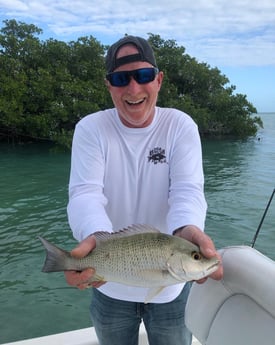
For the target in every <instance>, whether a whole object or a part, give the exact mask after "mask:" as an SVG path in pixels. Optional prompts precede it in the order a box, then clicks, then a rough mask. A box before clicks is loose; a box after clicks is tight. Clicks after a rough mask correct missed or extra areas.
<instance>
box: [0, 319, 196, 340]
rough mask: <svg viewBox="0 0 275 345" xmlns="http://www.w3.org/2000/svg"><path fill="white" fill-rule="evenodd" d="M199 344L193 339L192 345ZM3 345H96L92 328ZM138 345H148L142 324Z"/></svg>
mask: <svg viewBox="0 0 275 345" xmlns="http://www.w3.org/2000/svg"><path fill="white" fill-rule="evenodd" d="M199 344H200V343H199V342H198V341H197V340H196V339H194V340H193V342H192V345H199ZM3 345H98V341H97V337H96V334H95V330H94V328H93V327H90V328H84V329H79V330H76V331H71V332H65V333H59V334H53V335H48V336H45V337H40V338H33V339H27V340H21V341H16V342H13V343H6V344H3ZM139 345H148V340H147V335H146V331H145V328H144V325H143V323H142V324H141V326H140V333H139Z"/></svg>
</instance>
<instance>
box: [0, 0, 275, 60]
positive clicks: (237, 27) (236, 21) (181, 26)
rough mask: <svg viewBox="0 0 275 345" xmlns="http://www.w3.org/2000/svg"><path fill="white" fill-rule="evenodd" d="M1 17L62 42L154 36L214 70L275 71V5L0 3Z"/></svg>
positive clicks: (178, 0) (221, 1)
mask: <svg viewBox="0 0 275 345" xmlns="http://www.w3.org/2000/svg"><path fill="white" fill-rule="evenodd" d="M0 11H1V15H2V16H4V17H5V18H10V19H12V18H15V19H16V20H21V21H26V22H32V23H34V24H35V25H37V26H38V27H40V28H42V29H43V30H44V31H45V28H46V30H47V34H48V35H49V37H52V36H55V37H56V38H58V39H60V40H75V39H77V38H78V37H80V36H86V35H93V36H94V37H96V38H97V37H104V39H105V40H106V42H104V41H102V39H100V41H101V42H102V43H110V42H112V41H114V40H116V39H117V38H119V37H121V36H123V35H124V34H125V33H128V34H136V35H141V36H144V37H147V33H149V32H151V33H153V34H159V35H160V36H161V37H162V38H164V39H175V40H176V42H177V43H178V44H179V45H182V46H184V47H185V48H186V52H187V53H188V54H190V55H192V56H195V57H196V58H197V59H198V60H200V61H205V62H208V63H209V64H211V65H228V66H230V65H275V49H274V43H275V42H274V41H275V2H274V0H261V1H250V0H231V1H230V2H229V1H227V0H212V1H211V0H196V1H193V2H190V0H174V1H173V2H172V1H171V2H168V1H167V0H151V1H150V2H148V1H147V0H139V1H138V0H134V1H131V2H130V1H128V0H120V1H118V0H117V1H115V0H104V1H95V0H75V1H71V0H44V1H42V0H21V1H20V0H0Z"/></svg>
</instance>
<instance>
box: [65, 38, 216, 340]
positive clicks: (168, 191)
mask: <svg viewBox="0 0 275 345" xmlns="http://www.w3.org/2000/svg"><path fill="white" fill-rule="evenodd" d="M106 69H107V74H106V85H107V87H108V90H109V92H110V94H111V96H112V100H113V103H114V105H115V108H113V109H107V110H104V111H100V112H97V113H95V114H91V115H88V116H86V117H84V118H83V119H82V120H81V121H80V122H79V123H78V124H77V126H76V129H75V133H74V139H73V145H72V162H71V175H70V184H69V204H68V217H69V223H70V226H71V228H72V231H73V234H74V236H75V238H76V239H77V240H78V241H79V242H80V244H79V246H78V247H76V248H75V249H74V250H73V251H72V253H71V254H72V255H73V256H75V257H84V256H85V255H87V254H88V253H89V252H90V251H91V250H93V249H94V248H95V245H96V244H95V238H94V237H93V236H91V235H92V233H94V232H95V231H100V230H101V231H102V230H103V231H108V232H112V231H117V230H119V229H122V228H125V227H127V226H129V225H131V224H148V225H151V226H154V227H155V228H158V229H160V231H162V232H164V233H168V234H173V235H175V236H181V237H183V238H186V239H187V240H189V241H191V242H194V243H195V244H197V245H198V246H199V247H200V250H201V252H202V253H203V254H204V256H206V257H209V258H210V257H214V256H218V253H217V252H216V250H215V247H214V244H213V242H212V240H211V239H210V238H209V237H208V236H207V235H206V234H205V233H204V232H203V229H204V221H205V215H206V202H205V198H204V192H203V186H204V177H203V168H202V155H201V143H200V138H199V134H198V129H197V126H196V124H195V123H194V121H193V120H192V119H191V118H190V116H188V115H187V114H185V113H183V112H181V111H178V110H176V109H171V108H160V107H157V106H156V103H157V97H158V93H159V90H160V88H161V84H162V80H163V77H164V76H163V72H161V71H159V70H158V68H157V63H156V60H155V57H154V53H153V50H152V48H151V46H150V45H149V44H148V42H147V41H146V40H145V39H143V38H140V37H133V36H126V37H124V38H122V39H121V40H119V41H118V42H116V43H115V44H113V45H112V46H111V47H110V48H109V50H108V53H107V56H106ZM94 274H95V272H94V270H93V269H92V268H91V269H87V270H85V271H83V272H77V271H75V272H74V271H73V272H66V273H65V276H66V280H67V282H68V284H69V285H72V286H76V287H78V288H80V289H84V288H86V287H90V286H93V289H92V302H91V308H90V309H91V318H92V322H93V325H94V326H95V329H96V333H97V336H98V339H99V342H100V344H101V345H110V344H112V345H137V344H138V330H139V325H140V322H141V321H142V320H143V322H144V324H145V327H146V330H147V334H148V339H149V343H150V345H169V344H171V345H189V344H191V338H192V336H191V334H190V332H189V331H188V329H187V328H186V327H185V324H184V310H185V304H186V300H187V297H188V293H189V289H190V285H189V283H187V284H176V285H172V286H169V287H166V288H165V289H163V290H162V291H161V292H160V293H159V294H157V295H156V296H155V297H154V298H153V299H152V300H151V302H150V303H149V304H144V300H145V296H146V295H147V293H148V289H146V288H141V287H135V286H130V287H129V286H126V285H123V284H118V283H112V282H107V283H105V282H94V283H92V282H91V279H92V277H93V275H94ZM211 277H212V278H213V279H221V277H222V267H221V266H220V268H219V269H218V270H217V271H216V272H215V273H213V274H212V275H211ZM200 283H202V281H200Z"/></svg>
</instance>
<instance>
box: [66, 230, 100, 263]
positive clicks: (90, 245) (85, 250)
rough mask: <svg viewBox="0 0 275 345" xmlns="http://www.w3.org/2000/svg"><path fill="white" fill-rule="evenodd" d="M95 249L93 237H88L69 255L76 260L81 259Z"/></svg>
mask: <svg viewBox="0 0 275 345" xmlns="http://www.w3.org/2000/svg"><path fill="white" fill-rule="evenodd" d="M95 247H96V239H95V237H94V236H89V237H87V238H85V240H83V241H82V242H80V243H79V244H78V246H77V247H75V248H74V249H73V250H72V251H71V255H72V256H73V257H75V258H77V259H81V258H83V257H84V256H86V255H88V254H89V253H90V252H91V251H92V250H93V249H94V248H95Z"/></svg>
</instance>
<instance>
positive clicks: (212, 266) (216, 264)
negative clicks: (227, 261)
mask: <svg viewBox="0 0 275 345" xmlns="http://www.w3.org/2000/svg"><path fill="white" fill-rule="evenodd" d="M219 264H220V261H217V262H215V263H214V264H213V265H211V266H209V267H208V268H207V270H206V271H212V270H213V269H214V268H218V266H219Z"/></svg>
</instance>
